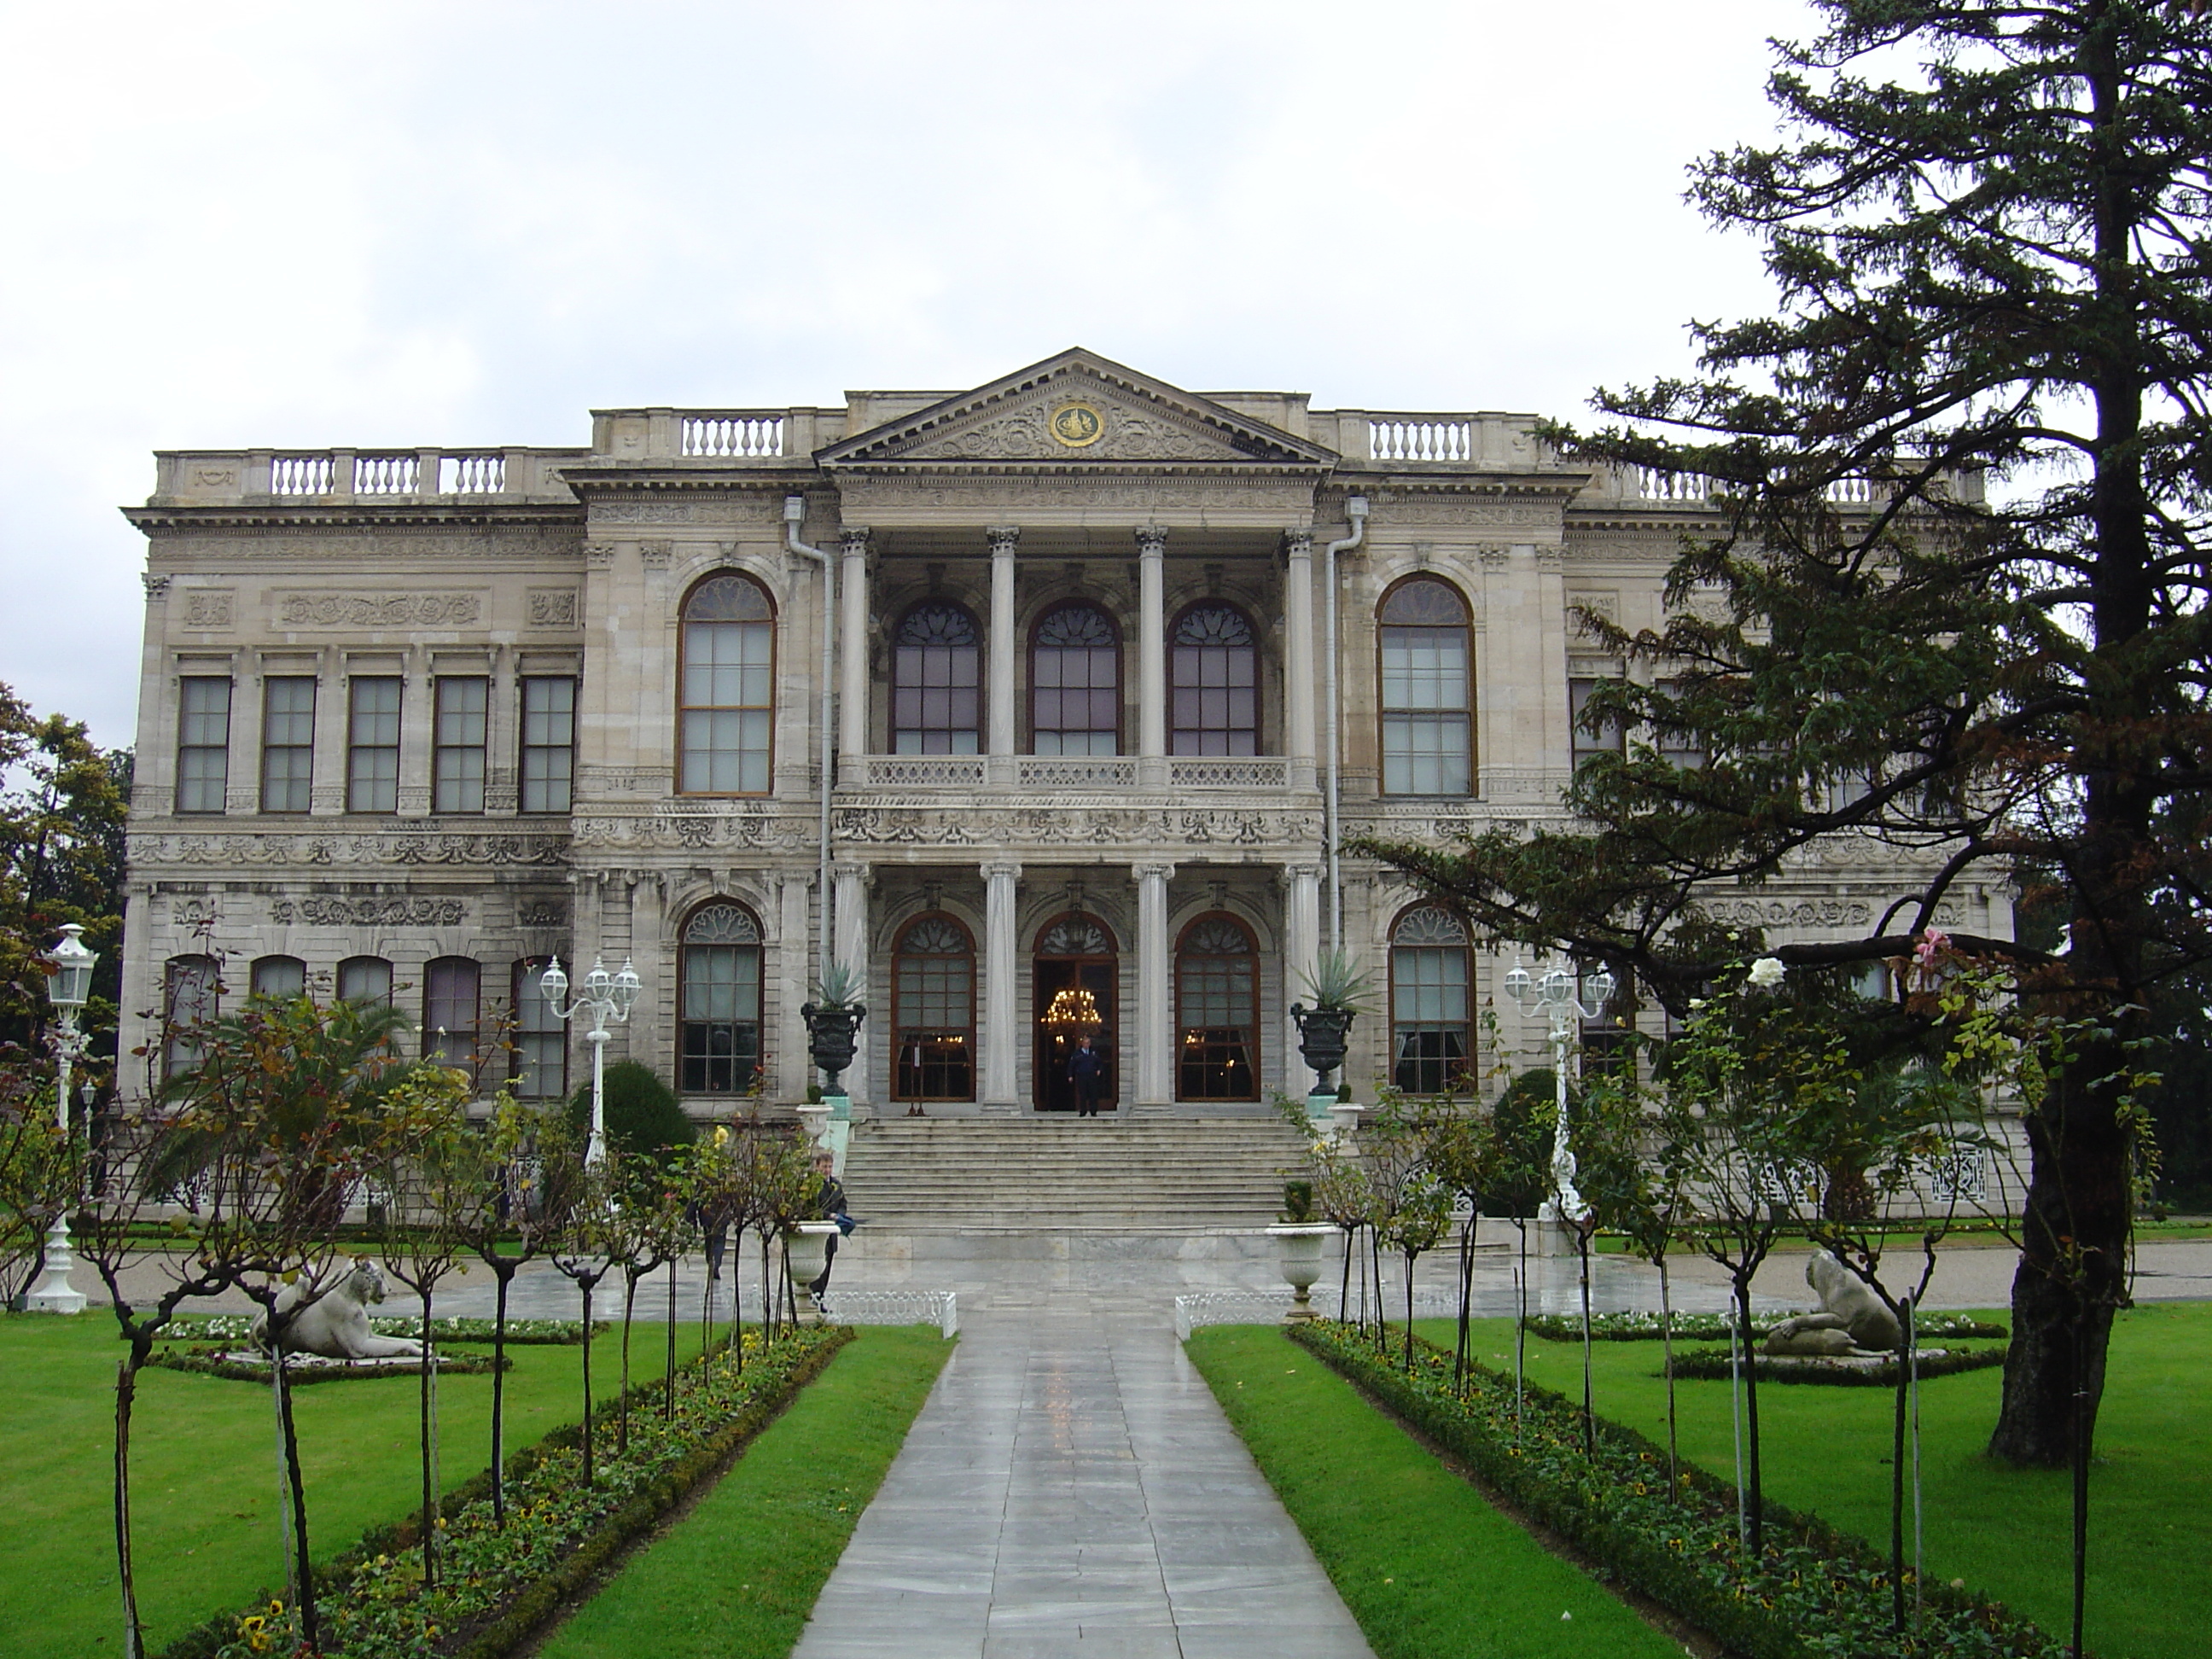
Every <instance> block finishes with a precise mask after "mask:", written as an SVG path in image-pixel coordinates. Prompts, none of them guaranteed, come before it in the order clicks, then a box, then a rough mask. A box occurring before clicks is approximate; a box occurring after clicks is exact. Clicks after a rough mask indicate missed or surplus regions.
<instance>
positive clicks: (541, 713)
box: [515, 674, 580, 815]
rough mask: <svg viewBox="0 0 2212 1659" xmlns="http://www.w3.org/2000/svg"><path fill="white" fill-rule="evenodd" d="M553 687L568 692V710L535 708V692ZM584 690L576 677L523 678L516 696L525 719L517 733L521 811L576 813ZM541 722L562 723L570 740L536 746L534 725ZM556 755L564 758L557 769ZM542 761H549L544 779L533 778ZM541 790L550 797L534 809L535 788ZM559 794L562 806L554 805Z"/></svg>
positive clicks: (546, 676)
mask: <svg viewBox="0 0 2212 1659" xmlns="http://www.w3.org/2000/svg"><path fill="white" fill-rule="evenodd" d="M553 685H561V686H566V687H567V688H568V707H567V708H544V709H539V708H532V707H531V706H530V700H531V696H532V691H533V690H534V689H535V688H537V687H538V686H553ZM579 690H580V687H579V685H578V684H577V677H576V676H575V675H574V674H525V675H523V676H522V678H521V684H520V687H519V688H518V690H517V691H516V694H515V695H516V696H517V698H518V699H519V702H520V708H519V710H518V712H519V713H520V716H521V719H520V730H519V731H518V732H517V733H516V737H517V748H516V754H515V783H516V791H517V793H516V799H515V805H516V810H518V811H522V812H526V813H530V814H533V815H536V814H543V813H562V814H565V813H568V812H573V811H575V807H576V698H577V692H578V691H579ZM540 719H545V720H561V721H562V722H563V723H564V725H565V727H566V730H567V732H568V736H567V737H566V738H564V739H562V741H561V742H559V743H532V741H531V731H532V726H531V722H532V720H540ZM556 755H557V756H558V757H560V760H559V764H558V765H557V767H556V766H555V765H553V764H552V763H551V760H550V757H553V756H556ZM538 757H549V758H547V759H546V760H545V761H544V763H543V764H544V770H543V775H533V773H534V772H537V771H538ZM556 771H557V772H558V773H559V778H558V781H557V782H556V781H555V779H554V778H553V773H554V772H556ZM538 787H543V788H544V790H545V791H546V792H547V793H546V794H545V796H544V800H543V803H542V804H538V805H533V804H532V800H531V792H532V789H533V788H538ZM556 790H557V792H558V794H559V798H560V805H557V806H556V805H552V804H551V802H552V798H553V794H554V793H555V792H556Z"/></svg>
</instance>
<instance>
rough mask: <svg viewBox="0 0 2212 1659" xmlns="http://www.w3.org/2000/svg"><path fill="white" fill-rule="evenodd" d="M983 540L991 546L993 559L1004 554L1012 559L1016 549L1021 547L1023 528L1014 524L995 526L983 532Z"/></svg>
mask: <svg viewBox="0 0 2212 1659" xmlns="http://www.w3.org/2000/svg"><path fill="white" fill-rule="evenodd" d="M983 538H984V539H985V540H986V541H987V542H989V543H990V544H991V556H992V557H994V558H996V557H997V556H999V555H1000V554H1001V553H1003V554H1005V555H1006V556H1007V557H1008V558H1012V557H1013V556H1014V549H1015V548H1016V547H1018V545H1020V543H1021V539H1022V527H1021V526H1019V525H1014V524H994V525H993V526H991V527H990V528H989V529H987V530H986V531H985V532H983Z"/></svg>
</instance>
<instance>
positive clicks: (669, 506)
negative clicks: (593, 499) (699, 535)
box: [592, 501, 699, 524]
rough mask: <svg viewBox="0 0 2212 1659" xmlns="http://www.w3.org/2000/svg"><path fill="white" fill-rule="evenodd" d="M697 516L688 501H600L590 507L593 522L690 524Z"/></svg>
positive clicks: (692, 505)
mask: <svg viewBox="0 0 2212 1659" xmlns="http://www.w3.org/2000/svg"><path fill="white" fill-rule="evenodd" d="M698 516H699V510H698V507H696V505H695V504H694V503H692V502H690V501H601V502H599V503H598V504H597V505H596V506H594V507H592V523H593V524H690V523H691V522H693V520H696V518H697V517H698Z"/></svg>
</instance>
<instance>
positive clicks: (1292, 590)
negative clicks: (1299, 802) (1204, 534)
mask: <svg viewBox="0 0 2212 1659" xmlns="http://www.w3.org/2000/svg"><path fill="white" fill-rule="evenodd" d="M1283 549H1284V553H1285V558H1284V561H1283V702H1284V705H1285V706H1284V709H1283V724H1284V726H1285V727H1286V728H1287V731H1286V734H1285V735H1286V736H1287V738H1288V739H1289V741H1288V742H1287V743H1286V744H1285V745H1284V746H1285V748H1286V749H1287V750H1289V753H1290V757H1291V787H1292V788H1294V789H1310V788H1312V787H1314V630H1313V534H1312V532H1310V531H1305V530H1293V531H1291V532H1290V533H1289V534H1288V535H1286V536H1285V538H1283Z"/></svg>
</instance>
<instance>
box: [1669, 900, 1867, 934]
mask: <svg viewBox="0 0 2212 1659" xmlns="http://www.w3.org/2000/svg"><path fill="white" fill-rule="evenodd" d="M1699 908H1701V909H1703V910H1704V911H1705V915H1707V916H1709V917H1711V919H1712V920H1713V921H1717V922H1718V923H1719V924H1720V925H1721V926H1722V927H1865V926H1866V925H1867V924H1868V923H1869V922H1871V921H1873V920H1874V907H1873V906H1872V905H1871V904H1869V903H1868V902H1866V901H1865V900H1864V899H1838V898H1822V899H1784V898H1771V899H1710V900H1707V901H1706V902H1705V903H1704V904H1702V905H1701V906H1700V907H1699Z"/></svg>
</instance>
